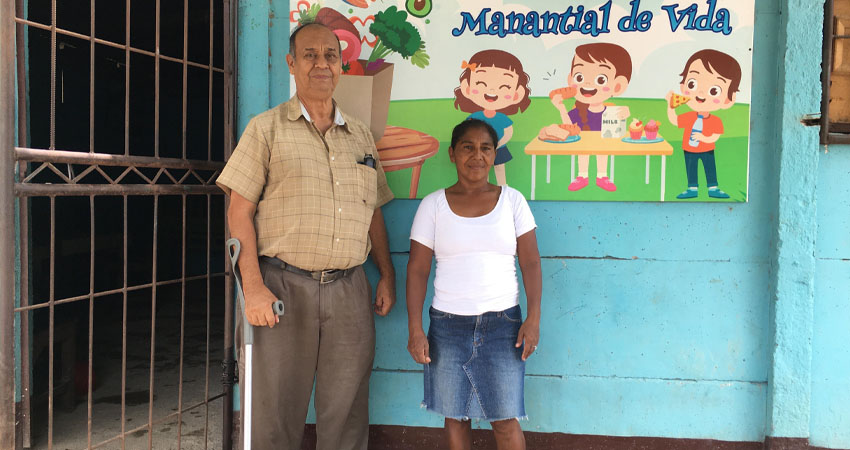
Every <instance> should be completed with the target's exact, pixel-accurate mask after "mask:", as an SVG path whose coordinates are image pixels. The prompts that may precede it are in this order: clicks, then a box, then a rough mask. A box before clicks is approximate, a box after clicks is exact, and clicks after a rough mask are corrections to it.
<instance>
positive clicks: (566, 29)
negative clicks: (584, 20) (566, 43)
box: [558, 6, 573, 34]
mask: <svg viewBox="0 0 850 450" xmlns="http://www.w3.org/2000/svg"><path fill="white" fill-rule="evenodd" d="M572 15H573V7H572V6H570V7H569V8H567V9H566V10H565V11H564V13H563V14H561V23H560V24H559V25H558V31H559V32H560V33H561V34H570V33H571V32H572V31H573V26H572V25H570V24H569V21H570V17H572Z"/></svg>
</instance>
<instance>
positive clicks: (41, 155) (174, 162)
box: [15, 147, 224, 170]
mask: <svg viewBox="0 0 850 450" xmlns="http://www.w3.org/2000/svg"><path fill="white" fill-rule="evenodd" d="M15 157H16V158H17V160H18V161H29V162H48V161H49V162H57V163H65V164H96V165H100V166H133V167H146V168H147V167H152V168H166V169H199V170H221V169H222V168H224V162H219V161H209V160H202V159H179V158H155V157H150V156H126V155H114V154H111V153H85V152H75V151H70V150H44V149H39V148H26V147H15Z"/></svg>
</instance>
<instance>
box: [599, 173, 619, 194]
mask: <svg viewBox="0 0 850 450" xmlns="http://www.w3.org/2000/svg"><path fill="white" fill-rule="evenodd" d="M596 185H597V186H599V187H601V188H602V189H605V190H606V191H608V192H614V191H616V190H617V186H616V185H614V182H613V181H611V180H609V179H608V177H596Z"/></svg>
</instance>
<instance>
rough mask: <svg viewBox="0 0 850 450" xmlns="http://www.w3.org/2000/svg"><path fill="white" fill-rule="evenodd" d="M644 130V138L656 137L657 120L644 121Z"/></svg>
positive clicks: (651, 138)
mask: <svg viewBox="0 0 850 450" xmlns="http://www.w3.org/2000/svg"><path fill="white" fill-rule="evenodd" d="M643 130H644V131H645V132H646V138H647V139H649V140H653V139H655V138H657V137H658V122H657V121H656V120H654V119H653V120H650V121H649V122H647V123H646V127H644V129H643Z"/></svg>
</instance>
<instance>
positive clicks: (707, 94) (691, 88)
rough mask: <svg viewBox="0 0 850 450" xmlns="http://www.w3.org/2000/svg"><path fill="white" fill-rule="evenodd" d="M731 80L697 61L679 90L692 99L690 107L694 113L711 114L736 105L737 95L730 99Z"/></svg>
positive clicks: (689, 68)
mask: <svg viewBox="0 0 850 450" xmlns="http://www.w3.org/2000/svg"><path fill="white" fill-rule="evenodd" d="M729 85H730V80H727V79H725V78H723V77H721V76H720V75H717V74H716V73H713V72H711V71H710V70H708V68H707V67H705V64H703V62H702V61H701V60H699V59H698V60H696V61H694V62H692V63H691V66H690V67H688V73H686V74H685V82H684V83H682V84H681V85H680V86H679V88H680V89H681V90H682V94H683V95H684V96H685V97H691V100H690V101H688V106H689V107H690V108H691V109H693V110H694V111H699V112H711V111H717V110H719V109H727V108H730V107H732V105H733V104H735V100H734V99H735V94H732V100H730V99H729Z"/></svg>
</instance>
